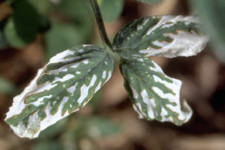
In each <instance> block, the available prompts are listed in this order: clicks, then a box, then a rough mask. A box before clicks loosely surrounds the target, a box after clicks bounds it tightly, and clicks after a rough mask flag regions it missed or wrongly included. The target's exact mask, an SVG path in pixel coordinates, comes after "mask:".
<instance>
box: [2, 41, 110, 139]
mask: <svg viewBox="0 0 225 150" xmlns="http://www.w3.org/2000/svg"><path fill="white" fill-rule="evenodd" d="M113 67H114V66H113V59H112V58H111V56H109V55H108V54H107V53H106V52H105V51H104V50H102V49H100V48H98V47H96V46H91V45H83V46H78V47H74V48H71V49H68V50H66V51H64V52H62V53H59V54H57V55H56V56H54V57H53V58H51V59H50V61H49V63H48V64H47V65H46V66H44V68H42V69H40V70H39V71H38V74H37V76H36V77H35V79H34V80H33V81H32V82H31V83H30V85H29V86H28V87H26V88H25V90H24V91H23V92H22V93H21V94H20V95H18V96H16V97H15V98H14V100H13V105H12V107H11V108H10V110H9V112H8V113H7V117H6V119H5V120H6V122H7V123H8V124H9V125H10V126H11V128H12V129H13V130H14V132H15V133H16V134H17V135H19V136H20V137H28V138H35V137H37V136H38V134H39V133H40V132H41V131H42V130H44V129H45V128H47V127H48V126H50V125H52V124H54V123H56V122H57V121H58V120H60V119H62V118H64V117H66V116H68V115H69V114H71V113H72V112H75V111H78V110H79V109H80V108H81V107H83V106H84V105H86V104H87V103H88V101H89V100H90V99H91V98H92V96H93V94H94V93H95V92H97V91H98V90H99V89H100V88H101V87H102V86H103V84H104V83H105V82H107V81H108V80H109V78H110V77H111V74H112V71H113Z"/></svg>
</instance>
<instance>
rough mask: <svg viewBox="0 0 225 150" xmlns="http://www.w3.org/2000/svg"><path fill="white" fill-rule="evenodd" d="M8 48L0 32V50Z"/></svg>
mask: <svg viewBox="0 0 225 150" xmlns="http://www.w3.org/2000/svg"><path fill="white" fill-rule="evenodd" d="M7 46H8V43H7V41H6V39H5V36H4V35H3V33H2V31H1V30H0V50H1V49H4V48H6V47H7Z"/></svg>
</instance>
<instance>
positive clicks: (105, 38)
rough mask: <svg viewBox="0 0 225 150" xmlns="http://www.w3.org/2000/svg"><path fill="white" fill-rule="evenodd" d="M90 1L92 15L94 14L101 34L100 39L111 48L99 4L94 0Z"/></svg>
mask: <svg viewBox="0 0 225 150" xmlns="http://www.w3.org/2000/svg"><path fill="white" fill-rule="evenodd" d="M90 3H91V7H92V9H93V12H94V15H95V19H96V22H97V25H98V29H99V33H100V36H101V38H102V40H103V41H104V42H105V44H106V45H107V46H108V47H109V48H110V49H112V44H111V42H110V40H109V38H108V36H107V33H106V30H105V26H104V22H103V19H102V14H101V11H100V9H99V6H98V2H97V1H96V0H90Z"/></svg>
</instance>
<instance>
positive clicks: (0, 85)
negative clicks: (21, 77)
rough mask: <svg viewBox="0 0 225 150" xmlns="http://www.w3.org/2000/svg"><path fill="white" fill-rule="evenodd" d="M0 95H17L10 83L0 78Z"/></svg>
mask: <svg viewBox="0 0 225 150" xmlns="http://www.w3.org/2000/svg"><path fill="white" fill-rule="evenodd" d="M0 93H3V94H7V95H11V96H12V95H14V94H15V93H17V89H16V87H15V86H14V85H13V84H12V83H10V82H9V81H7V80H6V79H4V78H3V77H1V76H0Z"/></svg>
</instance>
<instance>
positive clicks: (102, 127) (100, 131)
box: [83, 116, 121, 138]
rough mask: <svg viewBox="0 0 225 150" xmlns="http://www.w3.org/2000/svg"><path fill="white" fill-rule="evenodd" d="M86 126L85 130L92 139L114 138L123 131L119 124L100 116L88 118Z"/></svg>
mask: <svg viewBox="0 0 225 150" xmlns="http://www.w3.org/2000/svg"><path fill="white" fill-rule="evenodd" d="M85 124H86V128H85V129H83V130H87V134H88V135H89V136H91V137H92V138H98V137H107V136H112V135H115V134H117V133H119V132H120V131H121V127H120V126H119V125H118V124H116V123H115V122H113V121H112V120H109V119H107V118H104V117H100V116H92V117H91V118H87V119H86V122H85Z"/></svg>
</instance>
